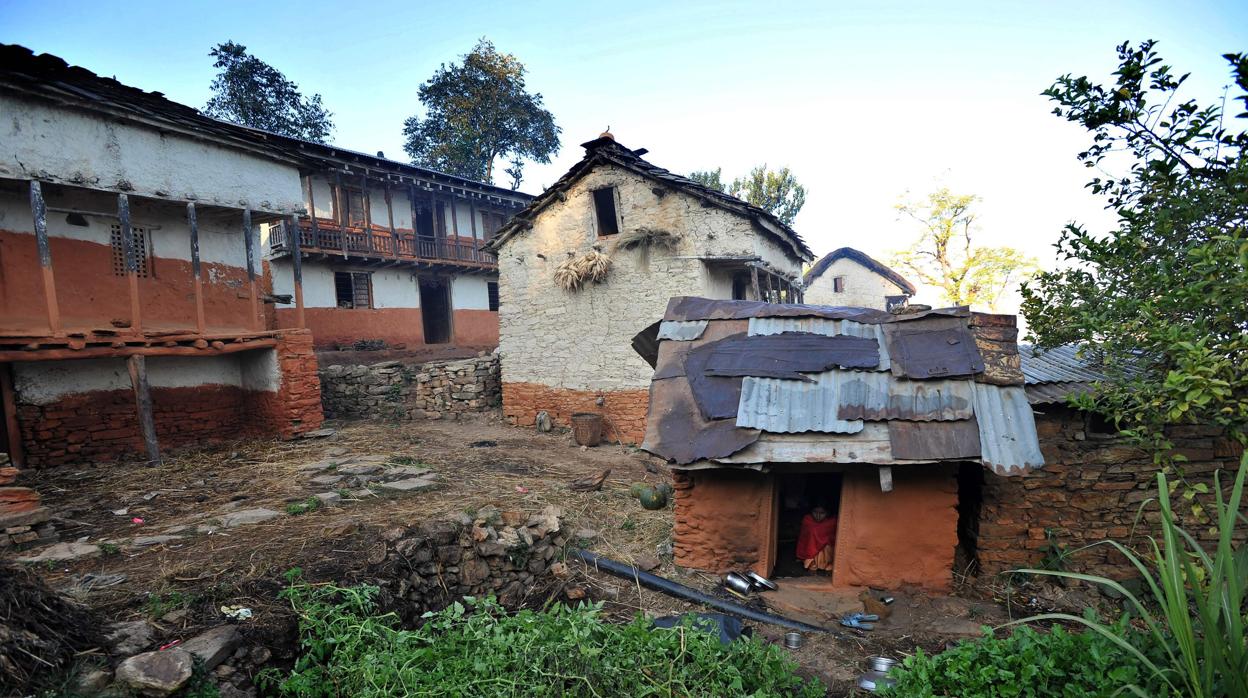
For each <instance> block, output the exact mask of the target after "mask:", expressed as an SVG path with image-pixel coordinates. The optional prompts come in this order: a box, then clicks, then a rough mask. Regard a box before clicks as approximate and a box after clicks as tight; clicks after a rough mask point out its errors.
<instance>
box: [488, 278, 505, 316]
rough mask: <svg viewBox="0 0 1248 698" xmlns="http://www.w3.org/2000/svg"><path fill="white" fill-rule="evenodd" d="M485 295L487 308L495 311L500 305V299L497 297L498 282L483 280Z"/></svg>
mask: <svg viewBox="0 0 1248 698" xmlns="http://www.w3.org/2000/svg"><path fill="white" fill-rule="evenodd" d="M485 295H486V297H487V298H488V301H487V303H488V307H489V309H490V310H492V311H493V312H496V313H497V312H498V309H499V307H500V306H501V305H502V301H501V300H500V299H499V296H498V282H497V281H487V282H485Z"/></svg>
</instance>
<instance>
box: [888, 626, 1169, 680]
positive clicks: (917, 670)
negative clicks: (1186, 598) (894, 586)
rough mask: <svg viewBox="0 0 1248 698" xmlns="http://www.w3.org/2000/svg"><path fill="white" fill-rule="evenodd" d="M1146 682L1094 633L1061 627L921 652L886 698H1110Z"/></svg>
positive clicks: (1133, 663)
mask: <svg viewBox="0 0 1248 698" xmlns="http://www.w3.org/2000/svg"><path fill="white" fill-rule="evenodd" d="M1117 630H1119V631H1125V628H1124V627H1123V626H1118V627H1117ZM1149 675H1150V672H1149V670H1148V669H1147V668H1146V667H1145V666H1144V665H1143V664H1142V663H1141V662H1140V661H1139V660H1137V659H1136V658H1135V657H1134V656H1132V655H1130V654H1128V653H1127V652H1125V651H1123V650H1122V648H1120V647H1118V646H1117V645H1116V644H1114V643H1113V642H1111V641H1110V640H1108V639H1106V638H1104V637H1102V636H1101V635H1098V634H1095V633H1071V632H1068V631H1066V630H1063V629H1062V628H1061V627H1060V626H1054V627H1053V629H1052V630H1051V631H1050V632H1047V633H1045V632H1040V631H1037V630H1035V629H1033V628H1030V627H1022V628H1018V629H1017V630H1015V631H1014V632H1013V634H1011V635H1009V636H1008V637H1003V638H996V637H993V634H992V631H991V630H989V629H985V637H983V638H980V639H978V640H972V641H967V642H962V643H960V644H958V645H957V646H955V647H954V648H952V649H950V650H947V651H945V652H942V653H940V654H937V655H934V656H933V655H929V654H925V653H924V652H923V651H922V650H919V651H918V652H917V653H916V654H915V655H914V656H912V657H908V658H907V659H906V660H905V661H904V662H902V664H901V666H899V667H898V668H896V669H894V670H893V672H892V674H891V676H892V677H893V678H895V679H897V684H896V685H895V686H893V687H892V688H891V689H889V690H887V691H885V692H884V694H885V695H889V696H897V697H905V698H920V697H923V698H925V697H926V696H958V697H960V698H980V697H983V696H1002V697H1004V696H1010V697H1014V696H1045V697H1047V696H1071V697H1073V696H1093V697H1096V696H1105V697H1108V696H1113V695H1116V694H1117V693H1119V692H1120V691H1119V687H1121V686H1124V685H1127V684H1148V678H1149ZM1149 695H1157V696H1161V695H1165V693H1164V691H1153V692H1152V693H1150V694H1149Z"/></svg>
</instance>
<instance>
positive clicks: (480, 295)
mask: <svg viewBox="0 0 1248 698" xmlns="http://www.w3.org/2000/svg"><path fill="white" fill-rule="evenodd" d="M496 280H497V279H494V278H488V277H484V276H456V277H455V278H453V279H451V305H452V307H453V308H454V309H455V310H489V309H490V292H489V286H488V282H490V281H496Z"/></svg>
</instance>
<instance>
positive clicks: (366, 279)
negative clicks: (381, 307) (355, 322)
mask: <svg viewBox="0 0 1248 698" xmlns="http://www.w3.org/2000/svg"><path fill="white" fill-rule="evenodd" d="M340 275H345V276H346V278H347V282H348V283H349V284H350V285H351V300H350V301H344V300H343V297H342V294H341V293H340V288H339V285H338V280H339V277H340ZM361 279H362V281H361ZM361 285H362V286H363V288H361ZM361 291H363V293H364V295H365V297H366V298H367V304H366V305H363V306H361V305H360V302H359V301H360V294H361ZM344 302H349V303H350V305H343V303H344ZM334 303H335V305H334V307H336V308H338V309H340V310H372V309H373V308H374V307H375V306H376V299H375V297H374V295H373V272H371V271H335V272H334Z"/></svg>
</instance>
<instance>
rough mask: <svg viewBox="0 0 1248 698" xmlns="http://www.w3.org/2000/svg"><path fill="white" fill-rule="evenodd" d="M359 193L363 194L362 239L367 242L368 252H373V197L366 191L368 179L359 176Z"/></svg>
mask: <svg viewBox="0 0 1248 698" xmlns="http://www.w3.org/2000/svg"><path fill="white" fill-rule="evenodd" d="M360 191H362V192H364V194H363V199H364V239H365V240H367V241H368V242H367V244H368V249H369V251H370V252H371V251H373V250H374V249H375V248H374V247H373V201H372V199H373V197H372V196H371V195H370V194H369V191H368V179H366V178H365V177H364V175H360Z"/></svg>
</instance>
